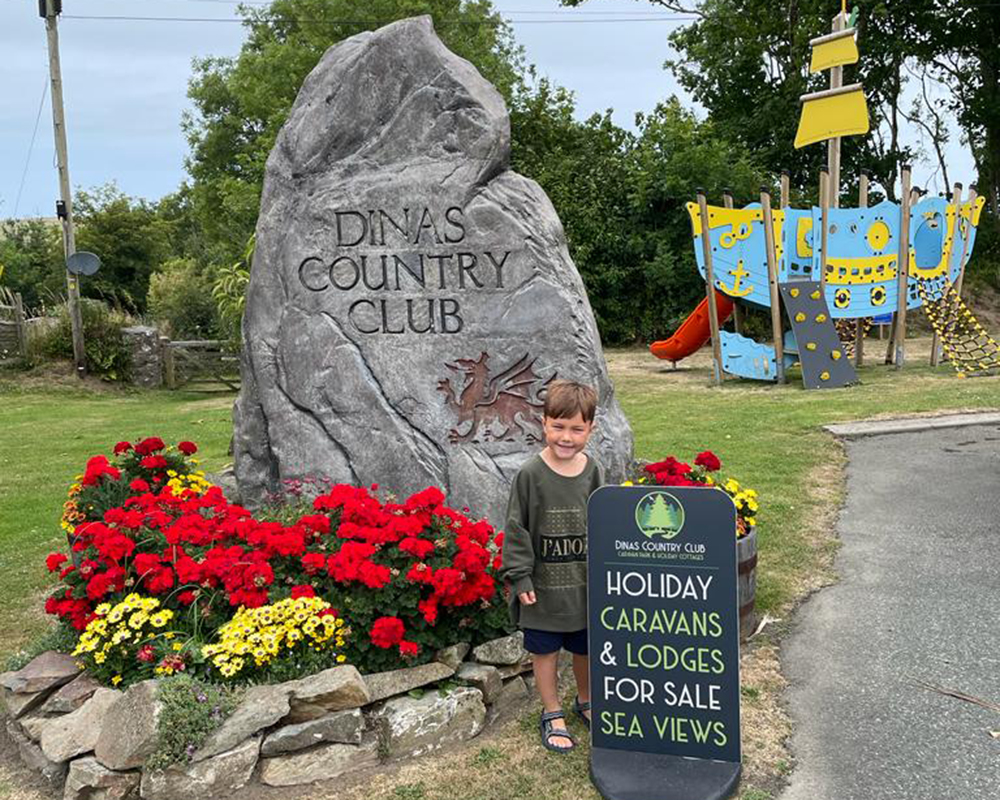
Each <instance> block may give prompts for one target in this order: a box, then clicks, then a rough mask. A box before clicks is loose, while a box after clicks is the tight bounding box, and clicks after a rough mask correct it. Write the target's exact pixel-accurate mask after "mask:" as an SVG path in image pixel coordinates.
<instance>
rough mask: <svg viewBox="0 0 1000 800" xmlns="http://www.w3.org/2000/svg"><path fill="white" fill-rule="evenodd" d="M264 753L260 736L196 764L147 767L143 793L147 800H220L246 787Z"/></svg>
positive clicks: (143, 775)
mask: <svg viewBox="0 0 1000 800" xmlns="http://www.w3.org/2000/svg"><path fill="white" fill-rule="evenodd" d="M259 752H260V737H259V736H255V737H254V738H253V739H248V740H247V741H245V742H244V743H243V744H241V745H239V747H235V748H233V749H232V750H228V751H226V752H225V753H220V754H219V755H217V756H213V757H212V758H208V759H205V760H204V761H199V762H197V763H195V764H186V765H183V766H180V765H178V766H174V767H168V768H167V769H164V770H147V771H143V773H142V780H141V782H140V784H139V794H140V795H141V796H142V797H143V798H145V800H193V798H197V800H220V798H223V797H225V796H227V795H229V794H230V793H232V792H235V791H236V790H237V789H242V788H243V787H244V786H246V784H247V782H248V781H249V780H250V776H251V775H253V770H254V767H256V766H257V757H258V755H259Z"/></svg>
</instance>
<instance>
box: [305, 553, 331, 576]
mask: <svg viewBox="0 0 1000 800" xmlns="http://www.w3.org/2000/svg"><path fill="white" fill-rule="evenodd" d="M325 567H326V556H324V555H323V554H322V553H306V554H305V555H304V556H302V569H304V570H305V571H306V575H317V574H319V573H320V572H322V571H323V569H324V568H325Z"/></svg>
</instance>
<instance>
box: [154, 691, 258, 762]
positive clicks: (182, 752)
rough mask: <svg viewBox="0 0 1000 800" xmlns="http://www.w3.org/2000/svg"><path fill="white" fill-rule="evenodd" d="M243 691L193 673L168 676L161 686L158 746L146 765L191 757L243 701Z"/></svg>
mask: <svg viewBox="0 0 1000 800" xmlns="http://www.w3.org/2000/svg"><path fill="white" fill-rule="evenodd" d="M241 696H242V691H241V690H239V689H235V688H230V687H227V686H218V685H215V684H211V683H204V682H202V681H199V680H197V679H195V678H192V677H191V676H189V675H177V676H174V677H172V678H166V679H164V680H163V682H162V683H161V684H160V687H159V699H160V702H161V703H162V704H163V709H162V711H161V712H160V718H159V721H158V722H157V744H156V750H154V751H153V753H152V754H151V755H150V756H149V758H148V759H146V763H145V767H146V769H166V768H167V767H169V766H171V765H172V764H186V763H188V762H189V761H191V757H192V756H193V755H194V754H195V752H196V751H197V750H198V748H199V747H201V746H202V745H203V744H204V743H205V741H206V740H207V739H208V737H209V736H211V735H212V734H213V733H214V732H215V731H216V730H218V729H219V728H220V727H221V726H222V723H223V722H224V721H225V719H226V717H228V716H229V715H230V714H231V713H232V712H233V711H234V710H235V709H236V706H237V705H239V702H240V699H241Z"/></svg>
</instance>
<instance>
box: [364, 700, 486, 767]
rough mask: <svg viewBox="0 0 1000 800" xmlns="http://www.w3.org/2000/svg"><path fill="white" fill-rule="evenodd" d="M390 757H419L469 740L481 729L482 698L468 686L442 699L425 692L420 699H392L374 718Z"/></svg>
mask: <svg viewBox="0 0 1000 800" xmlns="http://www.w3.org/2000/svg"><path fill="white" fill-rule="evenodd" d="M373 719H374V721H375V724H376V726H377V728H378V730H379V735H380V738H381V740H382V742H383V743H384V745H385V749H386V753H387V754H388V755H389V756H390V757H391V758H401V757H405V756H419V755H423V754H424V753H429V752H431V751H432V750H437V749H438V748H441V747H444V746H445V745H448V744H452V743H454V742H464V741H466V740H467V739H471V738H472V737H473V736H475V735H476V734H477V733H479V731H481V730H482V729H483V722H484V721H485V719H486V706H484V705H483V695H482V694H481V693H480V691H479V690H478V689H473V688H472V687H471V686H462V687H460V688H458V689H452V690H451V691H450V692H448V693H447V694H446V695H444V696H442V695H441V694H440V693H439V692H428V693H427V694H425V695H424V696H423V697H421V698H419V699H414V698H412V697H394V698H393V699H392V700H387V701H386V702H385V703H384V704H383V705H382V707H381V708H379V709H378V710H377V711H376V712H375V714H374V715H373Z"/></svg>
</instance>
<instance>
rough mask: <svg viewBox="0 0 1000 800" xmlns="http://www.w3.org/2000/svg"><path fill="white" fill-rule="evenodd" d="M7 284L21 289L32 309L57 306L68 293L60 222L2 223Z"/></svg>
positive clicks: (0, 247) (0, 253) (1, 260)
mask: <svg viewBox="0 0 1000 800" xmlns="http://www.w3.org/2000/svg"><path fill="white" fill-rule="evenodd" d="M0 266H2V267H3V276H2V280H3V285H4V286H6V287H8V288H9V289H11V290H13V291H15V292H20V294H21V298H22V299H23V300H24V304H25V306H26V307H27V308H29V309H35V308H38V307H39V306H42V305H54V304H57V303H58V302H59V299H60V298H61V297H62V295H64V294H65V292H66V266H65V260H64V258H63V249H62V236H61V232H60V227H59V225H58V224H57V223H55V222H53V221H50V220H43V219H23V220H14V219H8V220H4V221H3V222H0Z"/></svg>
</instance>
